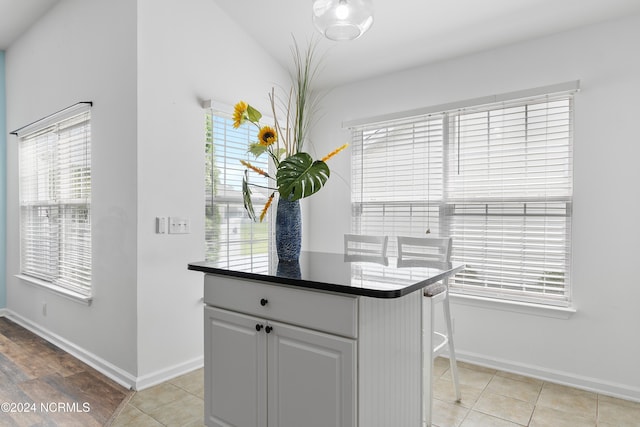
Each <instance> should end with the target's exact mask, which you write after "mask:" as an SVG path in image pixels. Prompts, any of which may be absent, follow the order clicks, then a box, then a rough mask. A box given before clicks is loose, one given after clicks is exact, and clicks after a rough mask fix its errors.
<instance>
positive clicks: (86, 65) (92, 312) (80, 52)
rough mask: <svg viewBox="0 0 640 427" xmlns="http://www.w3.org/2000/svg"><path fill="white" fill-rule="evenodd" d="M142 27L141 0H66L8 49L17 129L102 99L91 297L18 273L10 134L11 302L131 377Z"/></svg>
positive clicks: (95, 156)
mask: <svg viewBox="0 0 640 427" xmlns="http://www.w3.org/2000/svg"><path fill="white" fill-rule="evenodd" d="M114 23H117V26H114ZM135 29H136V10H135V3H133V2H130V1H127V0H115V1H110V2H96V1H89V2H87V1H80V0H71V1H62V2H60V3H59V4H58V5H57V6H56V7H54V8H53V9H52V10H51V12H50V13H49V14H48V15H46V16H45V17H44V18H43V19H42V20H41V21H39V22H38V24H37V25H36V26H35V27H34V28H32V29H31V30H30V31H29V32H27V33H26V34H25V35H24V36H22V37H21V38H20V39H19V40H18V41H17V42H16V43H15V44H14V45H12V46H11V47H10V48H9V49H8V50H7V53H6V71H7V76H6V77H7V127H8V128H9V130H13V129H17V128H19V127H21V126H23V125H26V124H28V123H31V122H32V121H34V120H37V119H39V118H41V117H43V116H46V115H48V114H51V113H53V112H55V111H58V110H60V109H62V108H65V107H67V106H69V105H72V104H74V103H76V102H78V101H93V102H94V107H93V110H92V169H93V170H92V172H93V175H92V186H93V198H92V229H93V241H92V243H93V261H92V262H93V279H92V282H93V287H94V299H93V304H92V305H91V306H90V307H87V306H86V305H83V304H80V303H77V302H74V301H70V300H68V299H64V298H61V297H59V296H56V295H54V294H52V293H50V292H48V291H44V290H42V289H39V288H35V287H33V286H31V285H28V284H25V283H24V282H21V281H20V280H18V279H16V278H15V277H14V274H16V273H18V272H19V268H20V259H19V255H20V254H19V248H20V239H19V233H18V231H19V205H18V193H17V191H18V184H17V183H18V171H17V165H18V153H17V148H18V140H17V138H16V137H14V136H11V137H9V138H8V158H7V169H8V170H7V173H8V179H7V182H8V189H7V210H8V212H7V308H8V309H9V310H10V311H11V312H12V313H14V314H15V315H16V316H18V317H19V319H20V320H21V321H23V322H26V323H28V324H29V325H30V326H31V327H34V328H36V329H38V330H44V331H45V332H46V333H49V334H52V335H54V336H57V337H58V338H60V339H61V340H63V341H66V342H68V343H69V344H70V345H71V346H73V347H76V348H77V349H78V351H80V352H81V353H85V354H87V355H90V357H93V356H95V358H96V360H94V361H97V362H99V363H106V364H111V365H113V366H115V367H116V370H118V369H119V370H122V371H124V373H123V375H124V376H125V377H126V376H127V374H129V375H130V376H134V375H135V374H136V370H137V360H136V353H135V347H136V342H137V330H136V323H137V320H136V228H137V214H136V211H137V206H136V204H137V202H136V196H137V189H136V180H137V177H136V155H137V154H136V127H137V125H136V44H135V40H136V33H135ZM44 302H46V303H47V314H46V316H45V315H43V313H42V304H43V303H44Z"/></svg>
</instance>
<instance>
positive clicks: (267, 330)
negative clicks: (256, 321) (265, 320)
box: [264, 326, 273, 334]
mask: <svg viewBox="0 0 640 427" xmlns="http://www.w3.org/2000/svg"><path fill="white" fill-rule="evenodd" d="M264 331H265V332H266V333H268V334H269V333H271V331H273V328H272V327H271V326H267V327H266V328H264Z"/></svg>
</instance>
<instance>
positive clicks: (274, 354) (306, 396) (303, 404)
mask: <svg viewBox="0 0 640 427" xmlns="http://www.w3.org/2000/svg"><path fill="white" fill-rule="evenodd" d="M269 326H271V327H273V329H272V330H271V331H270V333H269V334H268V335H267V336H268V340H267V348H268V353H269V355H268V368H267V369H268V374H267V376H268V378H269V397H268V413H269V426H270V427H272V426H273V427H276V426H277V427H300V426H304V427H331V426H336V427H338V426H340V427H349V426H355V425H356V406H355V405H356V368H355V363H356V344H355V340H352V339H347V338H342V337H338V336H335V335H329V334H324V333H321V332H316V331H312V330H309V329H303V328H297V327H294V326H289V325H285V324H280V323H275V322H272V323H270V324H269Z"/></svg>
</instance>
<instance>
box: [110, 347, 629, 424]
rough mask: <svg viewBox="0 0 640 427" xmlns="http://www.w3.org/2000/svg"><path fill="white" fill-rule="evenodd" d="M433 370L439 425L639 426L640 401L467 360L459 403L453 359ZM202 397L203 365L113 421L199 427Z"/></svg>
mask: <svg viewBox="0 0 640 427" xmlns="http://www.w3.org/2000/svg"><path fill="white" fill-rule="evenodd" d="M434 371H435V382H434V402H433V425H434V426H437V427H518V426H531V427H583V426H585V427H587V426H589V427H640V403H636V402H630V401H626V400H621V399H616V398H612V397H608V396H604V395H601V394H596V393H591V392H587V391H583V390H578V389H575V388H571V387H566V386H562V385H558V384H553V383H549V382H545V381H541V380H537V379H533V378H528V377H523V376H521V375H515V374H510V373H507V372H502V371H496V370H494V369H487V368H483V367H480V366H475V365H471V364H468V363H464V362H459V363H458V373H459V376H460V388H461V391H462V401H461V402H460V403H456V402H455V396H454V392H453V383H452V381H451V374H450V371H449V361H448V360H447V359H443V358H438V359H436V361H435V370H434ZM203 399H204V384H203V371H202V369H198V370H196V371H194V372H191V373H189V374H186V375H183V376H181V377H178V378H175V379H173V380H170V381H167V382H165V383H162V384H160V385H157V386H155V387H151V388H149V389H146V390H142V391H140V392H136V393H135V394H134V395H133V396H132V397H131V399H130V400H129V402H128V403H127V404H126V405H124V406H123V409H122V412H121V413H120V414H119V415H118V416H117V417H116V418H115V420H114V422H113V424H112V425H111V427H130V426H135V427H147V426H149V427H158V426H184V427H195V426H198V427H199V426H202V425H203V414H204V403H203V402H204V400H203ZM301 427H303V426H301ZM390 427H391V426H390ZM394 427H395V426H394Z"/></svg>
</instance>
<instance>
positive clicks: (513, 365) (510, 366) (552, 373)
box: [456, 351, 640, 402]
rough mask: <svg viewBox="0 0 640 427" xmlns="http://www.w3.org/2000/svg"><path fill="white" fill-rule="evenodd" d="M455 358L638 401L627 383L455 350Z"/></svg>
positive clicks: (639, 396)
mask: <svg viewBox="0 0 640 427" xmlns="http://www.w3.org/2000/svg"><path fill="white" fill-rule="evenodd" d="M456 358H457V359H458V360H460V361H463V362H468V363H472V364H474V365H480V366H485V367H487V368H493V369H498V370H501V371H505V372H511V373H514V374H520V375H524V376H527V377H532V378H537V379H540V380H543V381H549V382H553V383H557V384H562V385H566V386H570V387H574V388H579V389H582V390H587V391H591V392H594V393H600V394H604V395H607V396H612V397H617V398H620V399H624V400H631V401H634V402H640V388H639V387H633V386H630V385H627V384H618V383H613V382H609V381H603V380H600V379H597V378H591V377H585V376H580V375H575V374H572V373H568V372H562V371H556V370H549V369H547V368H542V367H540V366H534V365H528V364H524V363H519V362H513V361H510V360H504V359H498V358H491V357H486V356H484V355H481V354H476V353H469V352H460V351H456Z"/></svg>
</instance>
